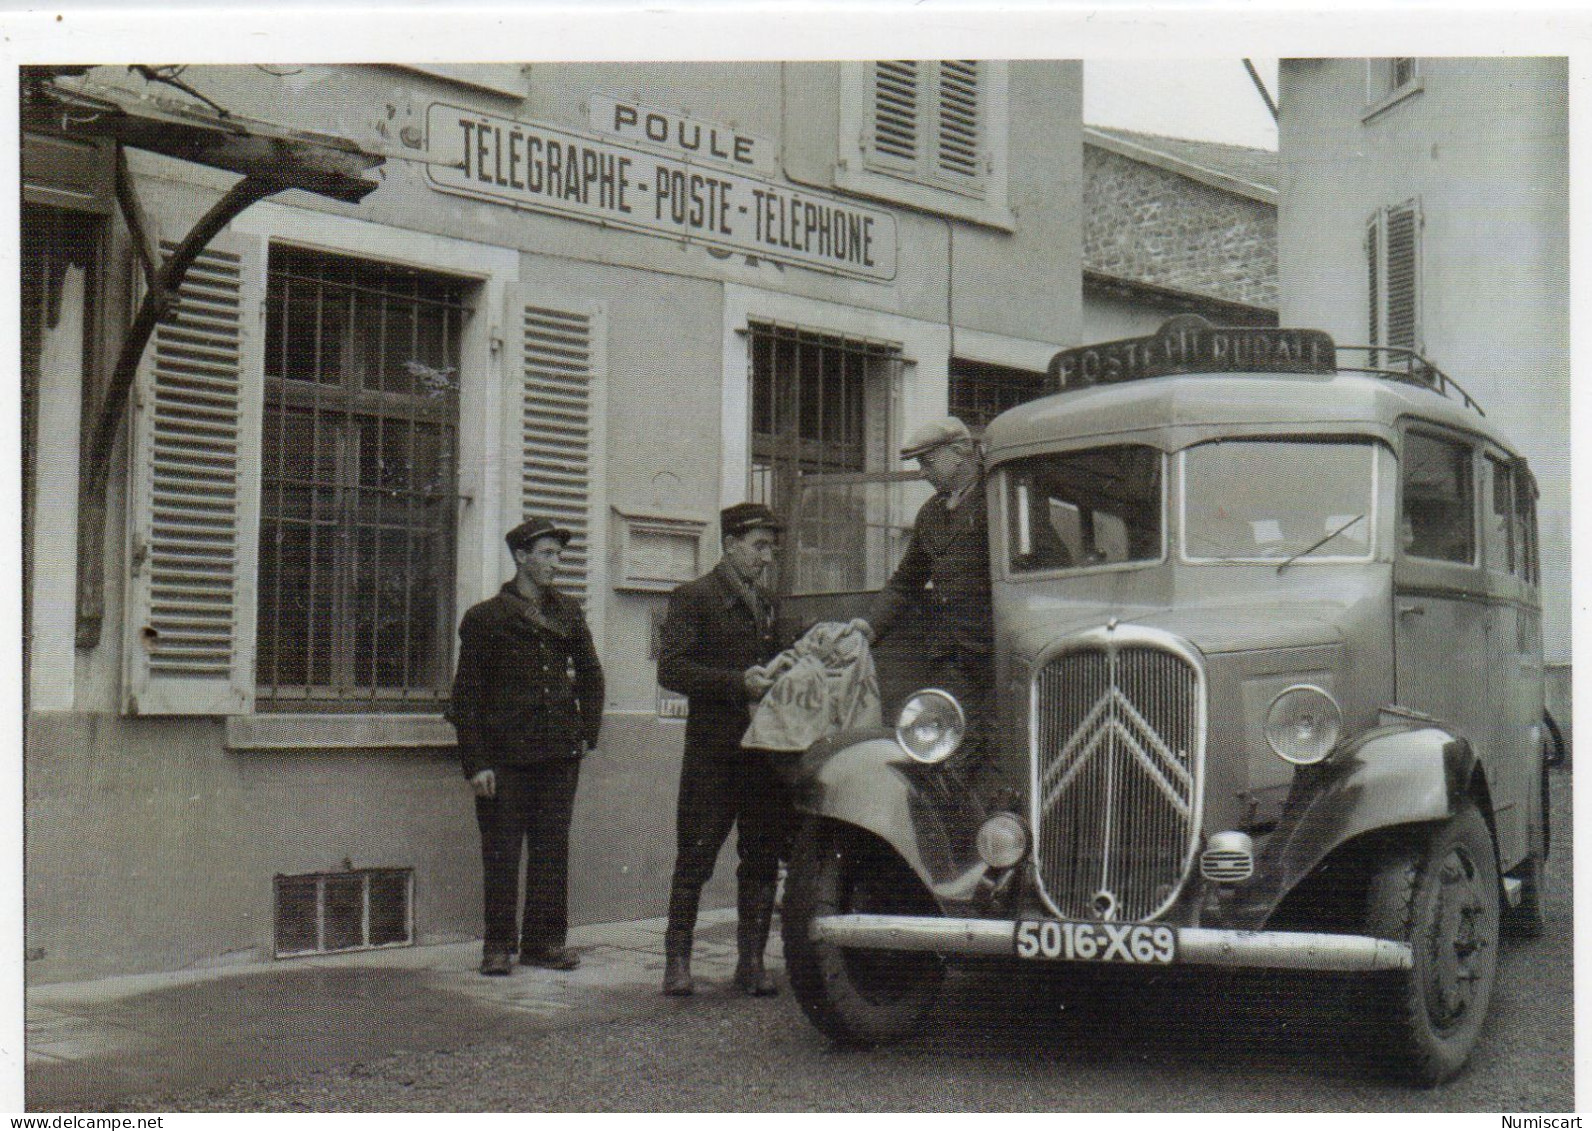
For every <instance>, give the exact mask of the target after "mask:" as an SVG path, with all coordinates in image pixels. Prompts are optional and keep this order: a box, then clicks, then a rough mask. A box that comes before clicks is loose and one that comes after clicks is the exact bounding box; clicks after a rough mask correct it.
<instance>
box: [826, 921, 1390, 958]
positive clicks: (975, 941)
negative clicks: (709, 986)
mask: <svg viewBox="0 0 1592 1131" xmlns="http://www.w3.org/2000/svg"><path fill="white" fill-rule="evenodd" d="M1173 930H1175V931H1176V932H1177V965H1179V966H1244V967H1250V968H1255V969H1270V970H1347V971H1360V972H1368V971H1376V970H1408V969H1410V968H1411V967H1412V966H1413V965H1414V958H1413V955H1412V953H1411V950H1410V946H1409V944H1408V943H1401V942H1393V941H1392V940H1390V939H1375V938H1370V937H1368V936H1365V935H1324V934H1311V933H1308V932H1304V931H1233V930H1217V929H1213V928H1209V927H1174V928H1173ZM811 935H812V937H813V938H814V939H815V940H820V941H823V942H829V943H833V944H834V945H836V946H843V947H859V948H863V949H868V950H911V951H932V952H934V953H936V954H943V955H959V956H965V957H979V958H1011V959H1016V958H1017V945H1016V937H1017V924H1016V923H1014V922H1012V921H1011V920H1010V919H943V918H931V917H925V916H916V915H826V916H822V917H820V918H817V919H814V920H813V922H812V927H811ZM1022 961H1041V962H1054V961H1066V960H1065V959H1049V958H1046V959H1023V960H1022ZM1084 965H1094V966H1099V965H1101V963H1099V962H1092V963H1084Z"/></svg>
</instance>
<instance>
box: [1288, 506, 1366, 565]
mask: <svg viewBox="0 0 1592 1131" xmlns="http://www.w3.org/2000/svg"><path fill="white" fill-rule="evenodd" d="M1363 518H1365V515H1363V514H1357V515H1355V516H1354V517H1353V518H1351V519H1350V520H1349V521H1348V522H1346V523H1344V524H1343V525H1342V526H1340V527H1338V528H1337V529H1336V530H1334V531H1333V532H1332V533H1331V534H1328V535H1327V536H1326V537H1324V538H1318V539H1317V540H1316V541H1314V542H1312V543H1310V545H1308V546H1306V547H1305V548H1304V549H1303V550H1300V551H1299V552H1298V553H1297V554H1294V555H1293V556H1292V557H1290V558H1288V559H1286V560H1284V561H1283V562H1281V563H1280V564H1279V565H1278V566H1277V572H1278V573H1281V572H1282V571H1283V570H1285V569H1287V568H1288V567H1289V566H1291V565H1293V564H1294V562H1296V561H1298V560H1299V559H1300V558H1302V557H1304V556H1305V555H1306V554H1313V553H1315V552H1316V551H1317V550H1319V549H1321V547H1323V546H1325V545H1326V544H1327V543H1328V542H1330V541H1332V540H1333V539H1334V538H1336V537H1337V536H1338V535H1340V534H1342V533H1343V532H1344V531H1345V530H1347V529H1349V527H1351V526H1353V525H1354V524H1355V523H1357V522H1359V521H1360V520H1361V519H1363Z"/></svg>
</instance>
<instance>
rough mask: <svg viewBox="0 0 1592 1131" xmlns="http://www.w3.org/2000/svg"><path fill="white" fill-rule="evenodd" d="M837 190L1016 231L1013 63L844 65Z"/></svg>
mask: <svg viewBox="0 0 1592 1131" xmlns="http://www.w3.org/2000/svg"><path fill="white" fill-rule="evenodd" d="M841 73H842V88H841V134H840V153H839V158H840V159H839V161H838V162H837V163H836V172H835V186H836V187H837V188H840V189H844V190H846V191H850V192H856V193H859V194H862V195H866V196H874V197H878V198H881V199H884V200H890V201H894V202H897V203H901V204H907V205H910V206H912V207H916V208H923V209H927V210H929V211H932V212H938V213H941V214H945V215H952V216H959V217H962V218H964V219H968V220H973V221H975V222H979V223H985V224H991V225H994V226H996V227H1001V228H1006V229H1010V228H1011V227H1012V226H1013V224H1014V220H1013V217H1012V214H1011V211H1010V209H1008V208H1007V206H1006V152H1007V136H1006V124H1007V123H1006V119H1007V71H1006V65H1005V64H1004V63H999V62H991V61H988V60H981V59H942V60H913V59H896V60H880V61H876V62H864V63H847V64H843V70H842V72H841Z"/></svg>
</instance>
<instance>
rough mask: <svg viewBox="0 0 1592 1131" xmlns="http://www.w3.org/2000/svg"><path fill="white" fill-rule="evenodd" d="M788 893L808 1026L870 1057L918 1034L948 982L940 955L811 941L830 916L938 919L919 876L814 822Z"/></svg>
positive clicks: (788, 950) (882, 849) (791, 945)
mask: <svg viewBox="0 0 1592 1131" xmlns="http://www.w3.org/2000/svg"><path fill="white" fill-rule="evenodd" d="M785 887H786V890H785V905H784V909H783V911H782V914H781V919H782V923H783V927H782V930H783V932H784V942H785V970H786V973H787V975H788V976H789V977H790V984H791V989H792V990H793V991H794V993H795V995H796V1000H797V1001H798V1002H800V1003H801V1007H802V1010H803V1012H805V1013H806V1014H807V1017H808V1020H810V1021H811V1022H812V1023H813V1024H814V1025H816V1026H817V1027H818V1029H819V1030H820V1031H822V1032H823V1033H824V1034H825V1035H826V1036H828V1037H829V1038H830V1039H831V1040H833V1041H835V1042H836V1043H837V1044H842V1045H849V1046H855V1047H861V1048H867V1047H870V1046H873V1045H878V1044H885V1043H888V1042H890V1041H895V1040H899V1039H901V1038H902V1037H906V1036H909V1035H911V1034H912V1033H913V1032H915V1031H916V1030H917V1029H918V1026H919V1023H920V1022H921V1021H922V1020H923V1019H924V1017H925V1016H927V1014H928V1012H929V1010H930V1009H931V1008H932V1007H933V1005H934V1002H935V999H936V997H937V996H938V994H939V990H940V984H941V982H942V981H944V978H945V966H944V963H943V962H942V961H941V960H940V957H939V955H936V954H928V953H919V952H913V951H895V950H866V949H860V948H855V947H840V946H836V945H835V944H833V943H829V942H824V941H820V940H815V939H813V938H812V937H811V936H810V933H809V932H810V929H811V925H812V921H813V920H814V919H816V918H819V917H821V916H825V915H845V914H851V913H858V914H875V915H923V916H935V915H938V914H939V910H938V908H936V907H935V905H934V901H933V900H932V898H930V896H929V894H928V893H927V892H926V891H924V890H923V885H922V884H921V883H920V882H919V880H918V878H917V877H916V876H915V875H913V874H912V872H911V870H910V869H908V868H907V867H906V865H905V864H904V863H902V862H901V860H900V859H899V858H898V857H897V856H896V855H895V853H893V852H892V851H890V849H889V848H888V847H887V846H885V845H883V844H882V843H880V842H878V841H876V840H875V839H874V838H872V837H871V836H869V835H868V834H866V833H861V832H858V831H857V830H854V829H848V828H847V827H846V826H843V825H839V824H836V823H835V822H832V821H826V820H824V819H822V818H818V817H811V818H808V819H807V820H806V822H805V823H804V826H803V828H802V831H801V834H800V835H799V836H798V837H797V839H796V846H795V851H794V852H793V853H792V859H791V862H790V871H789V873H788V875H787V876H786V882H785Z"/></svg>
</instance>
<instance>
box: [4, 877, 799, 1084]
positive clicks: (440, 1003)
mask: <svg viewBox="0 0 1592 1131" xmlns="http://www.w3.org/2000/svg"><path fill="white" fill-rule="evenodd" d="M664 928H665V922H664V920H663V919H661V918H660V919H643V920H639V921H636V922H629V923H605V924H596V925H590V926H582V927H573V928H571V930H570V935H569V945H570V946H572V947H574V948H575V949H576V950H577V951H579V952H580V954H581V959H582V962H581V965H580V967H579V968H578V969H576V970H572V971H553V970H543V969H537V968H531V967H523V966H516V967H515V969H514V973H513V974H512V975H510V976H509V977H507V978H486V977H482V976H481V975H480V973H479V972H478V970H477V967H478V966H479V964H480V961H481V944H480V943H479V942H464V943H452V944H448V945H443V946H420V947H402V948H394V949H388V950H377V951H364V952H358V953H349V954H337V955H316V956H308V957H301V958H291V959H283V960H278V961H274V962H266V963H257V964H249V965H239V966H227V967H220V968H213V969H206V970H203V971H181V972H176V973H167V974H139V975H129V976H123V977H115V978H103V979H99V980H96V981H90V982H61V983H54V984H49V985H37V986H29V987H28V988H27V1014H26V1046H27V1059H26V1070H25V1071H26V1077H25V1088H26V1103H27V1108H28V1110H30V1111H46V1112H73V1111H76V1112H95V1111H99V1112H106V1111H114V1110H116V1109H117V1107H118V1101H123V1100H128V1099H130V1098H133V1097H144V1098H146V1099H147V1098H148V1097H159V1096H161V1095H164V1094H168V1093H175V1092H180V1091H187V1090H190V1089H194V1088H206V1087H223V1086H225V1085H227V1084H230V1083H233V1082H234V1081H237V1080H242V1079H258V1078H263V1077H269V1076H278V1075H295V1076H297V1075H301V1074H304V1073H307V1072H313V1071H317V1070H323V1069H328V1068H335V1067H339V1066H344V1065H350V1064H358V1063H361V1062H364V1061H369V1060H373V1059H377V1058H381V1057H385V1056H390V1055H393V1054H396V1053H402V1052H405V1051H413V1050H432V1049H437V1050H441V1049H456V1048H460V1047H462V1046H465V1045H468V1044H472V1043H477V1042H485V1041H492V1040H495V1039H503V1038H507V1037H511V1036H513V1035H515V1034H518V1033H524V1032H547V1031H551V1030H554V1029H559V1028H566V1027H574V1026H583V1025H591V1024H598V1023H602V1022H604V1021H612V1020H619V1019H625V1018H633V1017H637V1016H642V1015H646V1014H649V1013H656V1012H664V1011H667V1010H670V1009H675V1008H678V1007H679V1006H680V1005H681V1004H682V1003H681V1002H680V1001H679V999H673V998H666V997H664V996H663V995H662V994H661V993H660V992H659V987H660V985H661V984H662V980H663V936H664ZM769 951H770V954H769V960H770V968H771V969H772V970H773V971H775V972H776V973H782V972H783V958H782V956H781V952H780V945H779V932H778V930H777V929H776V930H775V931H774V932H773V937H772V938H771V939H770V940H769ZM735 957H736V948H735V911H734V909H733V908H731V909H723V910H717V911H709V912H704V913H703V915H702V916H701V918H700V920H699V922H698V929H697V934H696V945H695V948H694V950H693V954H692V972H693V974H695V975H696V978H697V993H698V995H704V994H721V993H725V992H728V991H727V989H726V988H725V987H726V985H727V983H728V982H729V979H730V975H731V973H732V972H733V970H734V967H735Z"/></svg>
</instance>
